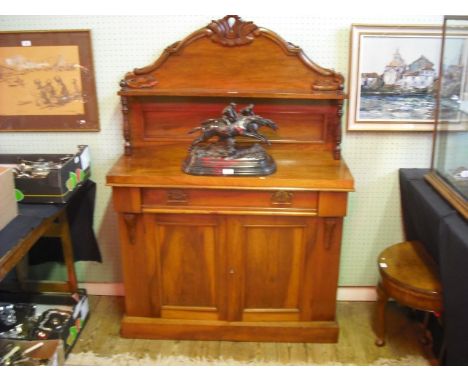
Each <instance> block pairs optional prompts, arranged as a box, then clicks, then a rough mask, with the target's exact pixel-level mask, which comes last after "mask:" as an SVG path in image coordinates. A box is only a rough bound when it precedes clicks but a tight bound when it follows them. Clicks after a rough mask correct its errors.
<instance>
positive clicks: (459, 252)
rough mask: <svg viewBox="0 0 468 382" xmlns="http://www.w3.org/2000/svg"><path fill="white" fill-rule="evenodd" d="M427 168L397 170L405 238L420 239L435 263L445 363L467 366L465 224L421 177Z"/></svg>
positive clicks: (467, 253)
mask: <svg viewBox="0 0 468 382" xmlns="http://www.w3.org/2000/svg"><path fill="white" fill-rule="evenodd" d="M428 172H429V170H428V169H400V190H401V201H402V208H403V220H404V225H405V231H406V239H407V240H419V241H421V242H422V243H423V244H424V246H425V248H426V250H427V251H428V252H429V253H430V254H431V255H432V256H433V257H434V259H435V261H436V262H437V263H438V265H439V271H440V278H441V282H442V289H443V298H444V315H443V321H444V325H443V326H444V328H443V331H444V338H445V347H446V357H445V360H444V364H446V365H468V326H467V325H466V322H468V279H467V277H466V272H467V269H468V223H467V222H466V221H465V220H464V219H463V218H462V217H461V216H460V215H459V214H458V213H457V211H456V210H455V209H454V208H453V207H452V206H451V205H450V204H448V203H447V202H446V201H445V200H444V199H443V198H442V197H441V196H440V195H439V194H438V193H437V192H436V191H435V190H434V189H433V188H432V187H431V186H430V185H429V183H427V182H426V181H425V180H424V175H425V174H427V173H428Z"/></svg>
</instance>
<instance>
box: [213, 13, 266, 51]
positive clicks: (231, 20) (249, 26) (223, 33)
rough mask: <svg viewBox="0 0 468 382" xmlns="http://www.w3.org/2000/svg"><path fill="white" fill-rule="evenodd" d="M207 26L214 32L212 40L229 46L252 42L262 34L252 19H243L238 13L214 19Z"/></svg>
mask: <svg viewBox="0 0 468 382" xmlns="http://www.w3.org/2000/svg"><path fill="white" fill-rule="evenodd" d="M207 28H208V29H209V30H211V31H212V32H213V34H212V35H211V40H212V41H214V42H216V43H218V44H221V45H227V46H239V45H246V44H250V43H251V42H252V41H253V40H254V39H255V37H257V36H259V35H260V30H259V29H258V27H257V26H256V25H255V24H254V23H253V22H252V21H243V20H242V19H241V18H240V17H239V16H237V15H228V16H225V17H223V18H222V19H219V20H213V21H212V22H211V23H210V24H208V26H207Z"/></svg>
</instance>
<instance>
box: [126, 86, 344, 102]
mask: <svg viewBox="0 0 468 382" xmlns="http://www.w3.org/2000/svg"><path fill="white" fill-rule="evenodd" d="M118 94H119V95H120V96H126V97H140V96H145V97H147V96H156V97H158V96H159V97H163V96H167V97H230V98H278V99H282V98H285V99H305V100H325V99H326V100H342V99H346V95H345V94H344V93H343V92H341V91H322V92H318V91H317V92H314V93H298V92H290V91H287V90H280V89H278V90H276V91H269V92H256V91H254V90H252V91H251V92H249V91H245V90H242V91H239V92H238V91H235V90H226V89H195V88H187V89H129V90H121V91H119V92H118Z"/></svg>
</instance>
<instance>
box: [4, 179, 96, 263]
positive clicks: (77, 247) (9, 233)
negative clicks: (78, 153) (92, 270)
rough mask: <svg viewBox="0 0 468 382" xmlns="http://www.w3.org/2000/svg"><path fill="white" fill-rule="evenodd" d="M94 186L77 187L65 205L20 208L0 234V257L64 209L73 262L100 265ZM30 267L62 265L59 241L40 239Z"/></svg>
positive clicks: (21, 205) (31, 252) (35, 205)
mask: <svg viewBox="0 0 468 382" xmlns="http://www.w3.org/2000/svg"><path fill="white" fill-rule="evenodd" d="M95 196H96V183H94V182H92V181H90V180H88V181H87V182H86V183H85V184H83V185H82V186H81V187H79V188H78V189H77V190H76V192H75V194H74V195H73V196H72V197H71V199H70V200H69V201H68V203H67V204H26V203H24V204H21V203H20V204H19V205H18V216H17V217H16V218H14V219H13V220H12V221H11V222H10V223H9V224H8V225H7V226H6V227H5V228H3V230H1V231H0V257H1V256H3V255H4V254H5V253H6V252H8V251H9V250H10V249H11V248H13V247H14V246H15V245H16V243H17V242H18V241H19V240H21V239H23V238H24V237H26V236H27V235H28V234H29V232H30V231H31V230H33V229H34V228H36V227H37V226H39V225H40V224H41V222H42V221H43V220H44V219H47V218H48V217H50V216H53V215H54V214H56V213H57V212H59V211H60V210H62V209H64V208H66V212H67V218H68V222H69V225H70V234H71V241H72V246H73V251H74V258H75V261H81V260H91V261H99V262H101V261H102V260H101V253H100V251H99V247H98V244H97V241H96V237H95V235H94V231H93V214H94V202H95ZM30 255H31V256H29V262H30V264H39V263H43V262H47V261H61V262H63V252H62V245H61V243H60V239H59V238H41V239H39V241H38V242H37V243H36V244H35V245H34V246H33V248H31V251H30Z"/></svg>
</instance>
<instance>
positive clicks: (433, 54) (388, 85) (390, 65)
mask: <svg viewBox="0 0 468 382" xmlns="http://www.w3.org/2000/svg"><path fill="white" fill-rule="evenodd" d="M462 50H463V49H461V47H460V49H459V50H458V51H457V52H455V54H453V57H451V60H450V61H451V63H450V65H449V67H447V68H444V73H445V77H444V79H443V80H444V85H443V90H444V92H445V93H446V94H443V96H444V99H445V102H446V105H445V106H446V107H444V110H446V111H447V113H450V110H455V109H454V108H453V107H454V106H456V103H457V101H458V96H459V95H460V85H461V82H462V73H463V67H462V65H461V64H460V62H461V58H462V57H461V52H462ZM439 55H440V39H439V38H437V37H436V36H432V37H430V36H429V37H428V36H426V37H408V36H406V37H398V36H395V37H382V36H365V38H363V39H362V40H361V51H360V57H359V77H358V78H359V88H358V91H359V93H358V97H357V102H356V108H357V110H356V111H357V112H356V120H357V121H362V122H365V121H379V122H384V121H389V122H398V121H400V122H423V123H424V122H426V123H427V122H431V121H433V120H434V110H435V93H436V89H437V87H438V86H439V81H440V79H439V75H438V71H439ZM445 117H446V118H454V117H455V116H454V115H452V116H451V115H449V114H447V115H446V116H445Z"/></svg>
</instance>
